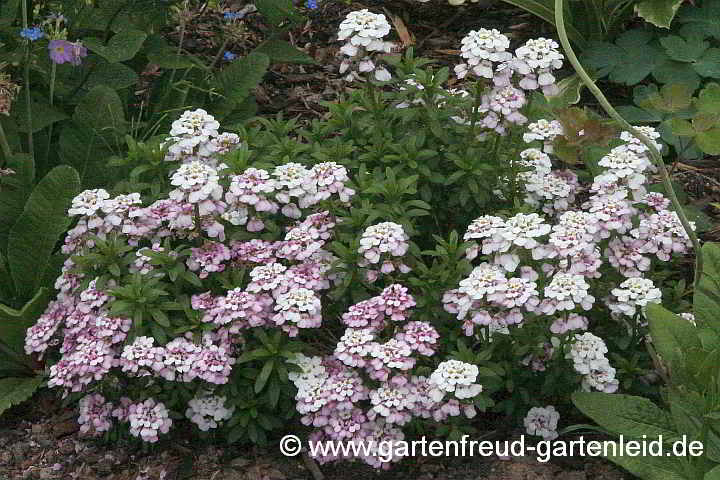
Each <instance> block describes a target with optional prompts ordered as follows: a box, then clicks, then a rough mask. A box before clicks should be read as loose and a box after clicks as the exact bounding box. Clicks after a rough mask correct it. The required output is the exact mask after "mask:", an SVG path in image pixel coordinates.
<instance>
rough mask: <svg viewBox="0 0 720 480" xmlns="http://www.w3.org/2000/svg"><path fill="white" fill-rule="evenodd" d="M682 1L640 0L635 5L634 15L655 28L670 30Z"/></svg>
mask: <svg viewBox="0 0 720 480" xmlns="http://www.w3.org/2000/svg"><path fill="white" fill-rule="evenodd" d="M682 3H683V0H642V1H641V2H640V3H638V4H637V5H635V13H636V14H637V15H638V16H639V17H642V18H643V19H644V20H645V21H646V22H649V23H652V24H653V25H655V26H656V27H662V28H670V22H672V20H673V18H674V17H675V14H676V13H677V11H678V8H680V5H682Z"/></svg>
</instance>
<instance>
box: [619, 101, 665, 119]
mask: <svg viewBox="0 0 720 480" xmlns="http://www.w3.org/2000/svg"><path fill="white" fill-rule="evenodd" d="M616 110H617V111H618V113H619V114H620V115H621V116H622V117H623V118H624V119H625V120H627V121H628V122H630V123H632V124H635V123H656V122H660V121H662V116H660V115H659V114H658V113H657V112H654V111H652V110H646V109H643V108H638V107H635V106H633V105H621V106H619V107H617V108H616Z"/></svg>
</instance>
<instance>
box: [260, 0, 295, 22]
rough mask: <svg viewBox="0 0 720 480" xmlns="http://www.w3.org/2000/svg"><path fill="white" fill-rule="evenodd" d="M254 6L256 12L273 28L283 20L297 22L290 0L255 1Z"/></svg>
mask: <svg viewBox="0 0 720 480" xmlns="http://www.w3.org/2000/svg"><path fill="white" fill-rule="evenodd" d="M255 6H256V7H257V9H258V12H260V13H262V14H263V15H265V17H267V19H268V20H269V21H270V23H272V24H273V26H275V27H277V26H278V25H280V23H282V22H283V21H284V20H298V19H299V18H300V16H299V15H298V14H297V12H295V9H294V8H293V5H292V1H291V0H257V1H256V2H255Z"/></svg>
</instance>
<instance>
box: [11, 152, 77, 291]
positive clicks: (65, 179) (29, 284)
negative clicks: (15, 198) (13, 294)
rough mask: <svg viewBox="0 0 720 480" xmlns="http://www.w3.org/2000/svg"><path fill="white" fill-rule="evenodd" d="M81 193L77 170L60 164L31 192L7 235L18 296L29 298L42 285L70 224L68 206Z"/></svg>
mask: <svg viewBox="0 0 720 480" xmlns="http://www.w3.org/2000/svg"><path fill="white" fill-rule="evenodd" d="M79 192H80V177H79V176H78V173H77V172H76V171H75V169H74V168H72V167H69V166H67V165H61V166H59V167H55V168H54V169H53V170H51V171H50V173H48V174H47V175H46V176H45V177H44V178H43V179H42V180H40V182H39V183H38V184H37V186H36V187H35V189H34V190H33V192H32V193H31V194H30V198H29V199H28V201H27V204H26V205H25V209H24V210H23V213H22V215H21V216H20V218H19V219H18V221H17V223H16V224H15V226H14V227H13V228H12V230H11V231H10V236H9V238H8V263H9V265H10V272H11V273H12V277H13V280H14V282H15V288H16V289H17V293H18V297H19V298H21V299H29V298H30V297H31V296H32V295H33V294H34V293H35V292H36V291H37V290H38V288H40V287H41V286H42V285H41V280H42V278H43V275H44V273H45V270H46V269H47V267H48V262H49V260H50V255H52V253H53V251H54V250H55V248H56V244H57V242H58V240H59V238H60V236H61V235H62V234H63V233H65V231H66V229H67V227H68V225H69V224H70V218H68V216H67V209H68V207H69V206H70V202H71V201H72V199H73V198H74V197H75V195H77V194H78V193H79Z"/></svg>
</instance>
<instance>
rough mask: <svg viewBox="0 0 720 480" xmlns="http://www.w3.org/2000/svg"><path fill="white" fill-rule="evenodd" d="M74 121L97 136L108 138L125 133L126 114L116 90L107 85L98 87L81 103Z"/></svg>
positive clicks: (76, 109)
mask: <svg viewBox="0 0 720 480" xmlns="http://www.w3.org/2000/svg"><path fill="white" fill-rule="evenodd" d="M73 120H75V123H77V124H79V125H82V126H84V127H86V128H89V129H91V130H92V131H94V132H95V133H96V134H97V135H100V136H101V137H105V138H107V137H112V136H118V135H120V134H121V133H122V132H123V131H124V127H125V112H124V110H123V106H122V101H121V100H120V97H119V96H118V94H117V93H116V92H115V90H113V89H112V88H110V87H108V86H105V85H98V86H96V87H94V88H93V89H92V90H90V91H89V92H88V93H87V94H86V95H85V96H84V97H83V99H82V100H81V101H80V104H79V105H78V106H77V107H76V108H75V114H74V115H73Z"/></svg>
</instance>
